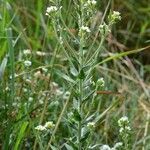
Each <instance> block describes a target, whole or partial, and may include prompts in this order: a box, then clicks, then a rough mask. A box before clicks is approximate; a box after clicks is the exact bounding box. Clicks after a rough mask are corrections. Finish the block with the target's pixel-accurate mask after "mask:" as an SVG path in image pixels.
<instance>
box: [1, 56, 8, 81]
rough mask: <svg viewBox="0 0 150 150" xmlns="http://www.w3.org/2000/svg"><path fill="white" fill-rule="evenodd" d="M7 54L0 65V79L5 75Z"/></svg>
mask: <svg viewBox="0 0 150 150" xmlns="http://www.w3.org/2000/svg"><path fill="white" fill-rule="evenodd" d="M7 60H8V58H7V56H6V57H5V58H4V59H3V61H2V63H1V65H0V80H1V79H2V77H3V75H4V71H5V68H6V65H7Z"/></svg>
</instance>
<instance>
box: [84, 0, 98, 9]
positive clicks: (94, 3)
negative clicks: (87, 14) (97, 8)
mask: <svg viewBox="0 0 150 150" xmlns="http://www.w3.org/2000/svg"><path fill="white" fill-rule="evenodd" d="M96 3H97V2H96V0H88V1H87V2H86V3H85V4H84V7H85V8H87V7H88V6H90V5H93V6H94V5H96Z"/></svg>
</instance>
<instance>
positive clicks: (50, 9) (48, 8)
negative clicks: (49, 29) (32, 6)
mask: <svg viewBox="0 0 150 150" xmlns="http://www.w3.org/2000/svg"><path fill="white" fill-rule="evenodd" d="M57 10H58V8H57V7H56V6H50V7H47V9H46V14H45V15H49V14H50V13H53V12H56V11H57Z"/></svg>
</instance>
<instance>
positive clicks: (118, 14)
mask: <svg viewBox="0 0 150 150" xmlns="http://www.w3.org/2000/svg"><path fill="white" fill-rule="evenodd" d="M112 15H113V16H114V17H115V18H117V19H118V20H121V16H120V12H118V11H113V14H112Z"/></svg>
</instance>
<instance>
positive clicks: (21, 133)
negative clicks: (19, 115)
mask: <svg viewBox="0 0 150 150" xmlns="http://www.w3.org/2000/svg"><path fill="white" fill-rule="evenodd" d="M28 124H29V122H27V121H26V122H23V123H22V125H21V128H20V131H19V133H18V137H17V141H16V143H15V147H14V150H18V149H19V145H20V143H21V141H22V139H23V137H24V135H25V131H26V128H27V126H28Z"/></svg>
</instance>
